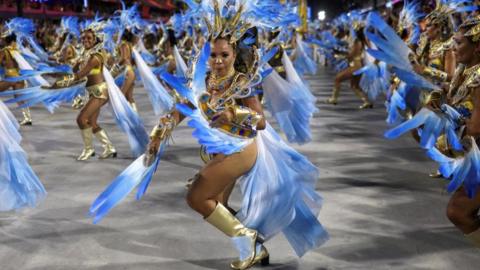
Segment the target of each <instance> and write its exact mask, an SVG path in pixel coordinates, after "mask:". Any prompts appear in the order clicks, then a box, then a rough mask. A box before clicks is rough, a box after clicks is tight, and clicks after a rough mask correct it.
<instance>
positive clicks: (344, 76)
mask: <svg viewBox="0 0 480 270" xmlns="http://www.w3.org/2000/svg"><path fill="white" fill-rule="evenodd" d="M353 27H354V32H355V39H354V41H353V43H352V44H351V46H350V52H349V53H348V55H347V56H346V58H347V60H348V61H349V67H348V68H346V69H344V70H342V71H341V72H339V73H338V74H337V75H336V76H335V85H334V87H333V92H332V97H331V98H329V99H327V101H326V102H327V103H329V104H333V105H337V102H338V96H339V94H340V85H341V83H342V82H344V81H346V80H350V87H351V88H352V90H353V92H354V93H355V94H356V95H357V96H358V97H359V98H360V99H361V100H362V101H363V104H362V105H361V106H360V107H359V108H360V109H366V108H373V105H372V103H370V101H369V100H368V97H367V95H366V94H365V93H364V92H363V91H362V90H360V86H359V82H360V77H361V76H354V73H355V71H357V70H359V69H360V68H362V66H363V58H364V55H365V47H367V46H368V45H367V40H366V38H365V35H364V33H363V29H364V27H363V26H360V25H359V24H356V25H355V26H353Z"/></svg>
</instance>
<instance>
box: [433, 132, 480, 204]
mask: <svg viewBox="0 0 480 270" xmlns="http://www.w3.org/2000/svg"><path fill="white" fill-rule="evenodd" d="M470 139H471V144H472V147H471V149H470V150H469V151H467V152H466V153H464V155H463V156H461V157H457V158H450V157H447V156H445V155H444V154H442V153H441V152H440V151H439V150H438V149H436V148H432V149H430V150H428V152H427V154H428V156H429V157H430V158H432V159H433V160H434V161H436V162H437V163H438V164H439V165H440V166H439V171H440V173H441V174H442V175H443V177H445V178H446V179H448V180H449V181H450V183H449V184H448V186H447V191H448V192H454V191H456V190H457V189H459V188H460V187H461V186H462V185H463V186H464V187H465V190H466V191H467V194H468V196H469V197H470V198H474V197H475V195H476V194H477V192H478V187H479V186H480V150H479V149H478V146H477V143H476V142H475V140H474V139H473V138H470Z"/></svg>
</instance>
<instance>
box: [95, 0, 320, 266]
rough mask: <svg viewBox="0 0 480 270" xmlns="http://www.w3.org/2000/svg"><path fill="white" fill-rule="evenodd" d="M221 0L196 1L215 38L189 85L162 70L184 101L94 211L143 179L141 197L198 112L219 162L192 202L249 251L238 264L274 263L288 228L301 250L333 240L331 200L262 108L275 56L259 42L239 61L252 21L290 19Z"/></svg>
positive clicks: (192, 192)
mask: <svg viewBox="0 0 480 270" xmlns="http://www.w3.org/2000/svg"><path fill="white" fill-rule="evenodd" d="M213 3H214V4H213V6H211V5H209V2H207V1H206V2H205V3H204V5H198V6H197V7H196V8H197V10H196V11H197V12H199V13H200V14H202V16H201V17H205V18H207V20H206V21H205V23H206V24H207V26H208V29H209V33H208V34H209V36H208V40H209V41H210V42H209V43H206V44H205V46H204V47H203V48H202V50H201V51H200V55H198V56H197V58H196V60H195V61H193V63H194V66H193V67H192V68H191V69H190V70H191V71H192V73H191V76H189V77H190V82H189V84H188V85H189V87H187V86H186V85H184V84H183V80H181V79H178V78H177V77H174V76H171V75H169V74H164V75H163V79H165V80H166V81H167V82H168V83H169V84H170V86H172V88H175V90H176V91H177V94H178V96H179V98H177V102H176V105H175V107H172V108H171V111H170V112H169V113H168V114H167V115H165V116H164V117H162V118H161V120H160V124H159V125H158V126H157V127H155V128H154V130H153V131H152V133H151V142H150V145H149V148H148V151H147V153H146V154H145V155H144V156H142V157H140V158H139V159H137V160H136V161H135V162H134V163H132V164H131V165H130V166H129V167H128V168H127V169H126V170H125V171H124V172H123V173H121V174H120V176H119V177H117V179H115V180H114V181H113V183H112V184H111V185H110V186H109V187H107V189H106V190H105V191H104V192H103V193H102V194H100V196H99V197H98V198H97V199H96V200H95V201H94V203H93V204H92V207H91V209H90V213H91V214H92V215H93V216H94V222H98V221H100V220H101V219H102V218H103V217H104V216H105V215H106V214H107V213H108V212H109V211H110V210H111V209H112V208H113V207H114V206H115V205H117V204H118V203H119V202H120V200H122V199H123V198H125V197H126V196H127V195H128V193H130V192H131V191H132V190H133V189H134V188H135V187H137V186H138V192H137V198H140V197H141V196H142V195H143V194H144V193H145V190H146V188H147V187H148V185H149V183H150V180H151V178H152V175H153V173H154V172H155V170H156V168H157V166H158V163H159V159H160V157H161V155H162V153H163V152H164V150H165V147H166V141H167V138H168V137H169V136H170V135H171V133H172V131H173V129H174V128H175V126H177V125H178V123H179V122H180V121H182V120H183V119H185V118H189V122H188V125H189V126H190V127H192V128H193V129H194V132H193V136H194V137H195V138H196V139H197V140H198V142H199V143H200V144H201V145H202V147H203V148H204V150H205V151H206V153H207V154H210V156H211V160H210V161H208V162H207V164H206V165H205V166H204V167H203V168H202V169H201V170H200V172H199V173H198V174H197V176H196V177H195V179H194V181H193V183H192V185H191V187H190V188H189V191H188V195H187V202H188V204H189V206H190V207H191V208H192V209H194V210H195V211H197V212H198V213H200V214H201V215H202V216H203V217H204V218H205V220H206V221H207V222H208V223H210V224H211V225H213V226H214V227H216V228H217V229H219V230H220V231H222V232H223V233H225V234H226V235H227V236H228V237H231V239H232V241H233V243H234V245H235V247H236V248H237V249H238V250H239V252H240V255H239V258H238V260H235V261H234V262H232V263H231V265H230V266H231V267H232V268H233V269H247V268H249V267H251V266H253V265H255V264H256V263H259V262H261V263H263V264H267V263H268V260H269V253H268V251H267V250H266V248H265V247H264V245H263V243H265V241H267V240H269V239H271V238H272V237H274V236H275V235H276V234H278V233H279V232H283V234H284V235H285V237H286V238H287V240H288V241H289V243H290V244H291V246H292V247H293V249H294V250H295V252H296V253H297V255H299V256H302V255H303V254H305V253H306V252H307V251H309V250H311V249H314V248H317V247H319V246H320V245H322V244H323V243H324V242H325V241H326V240H327V239H328V235H327V233H326V231H325V230H324V228H323V227H322V225H321V224H320V223H319V221H318V220H317V215H318V213H319V210H320V207H321V204H322V198H321V197H320V196H319V195H318V194H317V193H316V191H315V183H316V181H317V179H318V177H319V171H318V168H316V167H315V166H314V165H313V164H312V163H310V162H309V161H308V160H307V159H306V158H305V157H304V156H302V155H301V154H299V153H298V152H296V151H295V150H294V149H292V148H291V147H289V146H288V145H286V144H285V143H284V142H283V141H282V140H281V138H280V136H279V135H278V134H277V133H276V132H275V131H274V130H273V129H272V127H271V126H270V125H269V124H268V123H267V122H266V120H265V118H264V117H263V109H262V106H261V104H260V102H259V100H258V98H257V96H256V95H254V94H253V91H252V90H251V89H252V88H253V87H254V86H255V85H258V84H259V83H260V82H261V76H260V74H259V66H262V65H264V64H265V63H266V61H265V59H262V57H259V55H258V54H257V53H258V51H256V50H254V48H253V47H250V50H248V51H249V52H250V56H251V57H246V58H245V56H246V55H245V54H244V55H243V56H244V57H243V58H242V59H240V58H239V57H237V51H236V49H237V48H238V46H244V45H245V44H244V43H242V42H243V41H244V39H245V38H249V37H251V36H250V34H251V33H252V32H251V31H250V30H249V27H245V24H246V23H247V22H248V23H250V26H251V27H254V26H257V25H256V24H255V22H257V23H258V24H260V23H263V25H265V24H275V23H276V22H278V21H279V20H280V19H281V18H278V12H277V10H278V6H276V5H278V4H276V3H274V2H272V1H263V0H262V1H243V2H237V3H236V4H234V5H222V4H219V3H218V2H216V1H215V2H213ZM191 4H193V3H191ZM205 8H206V9H205ZM224 18H228V19H227V20H225V19H224ZM260 18H263V20H261V19H260ZM210 22H212V23H210ZM213 22H217V23H216V24H215V23H213ZM218 22H223V23H220V24H219V23H218ZM243 49H244V50H243V52H244V53H246V51H245V47H243ZM244 59H247V61H244ZM248 59H250V60H251V61H248ZM207 62H208V63H209V67H210V71H209V72H207ZM237 180H240V184H241V191H242V194H243V199H242V208H241V209H240V210H239V212H238V213H235V211H233V209H231V208H229V207H228V199H229V195H230V193H231V191H232V189H233V187H234V185H235V183H236V181H237Z"/></svg>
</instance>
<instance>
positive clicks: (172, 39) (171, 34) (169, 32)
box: [167, 29, 177, 47]
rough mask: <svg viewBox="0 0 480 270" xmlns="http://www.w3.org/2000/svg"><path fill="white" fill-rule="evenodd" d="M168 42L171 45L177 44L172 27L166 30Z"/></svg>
mask: <svg viewBox="0 0 480 270" xmlns="http://www.w3.org/2000/svg"><path fill="white" fill-rule="evenodd" d="M167 35H168V42H169V43H170V45H171V46H172V47H173V46H174V45H176V44H177V39H176V38H175V32H174V31H173V30H172V29H168V30H167Z"/></svg>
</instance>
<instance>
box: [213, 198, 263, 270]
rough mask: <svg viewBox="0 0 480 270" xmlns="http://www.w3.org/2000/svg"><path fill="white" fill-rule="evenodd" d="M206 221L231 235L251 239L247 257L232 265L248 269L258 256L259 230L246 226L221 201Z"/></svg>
mask: <svg viewBox="0 0 480 270" xmlns="http://www.w3.org/2000/svg"><path fill="white" fill-rule="evenodd" d="M205 221H207V222H208V223H210V224H211V225H213V226H214V227H215V228H217V229H218V230H220V231H221V232H223V233H224V234H226V235H227V236H229V237H247V238H248V239H249V246H250V249H249V251H250V253H249V254H248V256H247V257H246V259H243V260H239V261H238V262H235V265H233V264H232V265H231V267H232V268H234V267H235V268H234V269H240V270H243V269H247V268H249V267H250V266H252V265H253V262H254V260H255V256H256V243H257V235H258V234H257V231H255V230H252V229H249V228H247V227H245V226H244V225H243V224H242V223H241V222H240V221H239V220H238V219H237V218H236V217H235V216H234V215H232V214H231V213H230V211H228V209H227V208H225V206H223V205H222V204H221V203H217V206H216V207H215V210H213V212H212V213H211V214H210V216H208V217H207V218H205Z"/></svg>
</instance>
